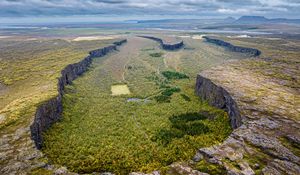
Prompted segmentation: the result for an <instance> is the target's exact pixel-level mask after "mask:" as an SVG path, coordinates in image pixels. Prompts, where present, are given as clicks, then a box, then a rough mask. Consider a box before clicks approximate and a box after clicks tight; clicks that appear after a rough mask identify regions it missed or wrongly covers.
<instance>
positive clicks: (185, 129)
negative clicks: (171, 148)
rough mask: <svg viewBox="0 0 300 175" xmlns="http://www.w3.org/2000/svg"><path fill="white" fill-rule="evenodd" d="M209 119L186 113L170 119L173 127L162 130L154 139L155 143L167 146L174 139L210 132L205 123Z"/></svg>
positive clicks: (198, 114)
mask: <svg viewBox="0 0 300 175" xmlns="http://www.w3.org/2000/svg"><path fill="white" fill-rule="evenodd" d="M206 119H208V118H207V117H206V116H205V115H203V114H200V113H186V114H180V115H176V116H172V117H169V120H170V122H171V127H170V128H168V129H165V128H163V129H160V130H159V131H158V132H157V133H156V134H155V136H154V137H153V138H152V140H153V141H156V142H158V143H159V144H162V145H167V144H168V143H170V142H171V141H172V140H173V139H176V138H182V137H184V136H185V135H190V136H196V135H201V134H206V133H208V132H210V130H209V127H208V126H206V125H205V124H204V123H203V120H206Z"/></svg>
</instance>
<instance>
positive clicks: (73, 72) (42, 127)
mask: <svg viewBox="0 0 300 175" xmlns="http://www.w3.org/2000/svg"><path fill="white" fill-rule="evenodd" d="M125 42H127V40H126V39H125V40H121V41H118V42H114V43H113V45H110V46H107V47H104V48H101V49H97V50H93V51H90V52H89V55H88V56H87V57H85V58H84V59H83V60H82V61H80V62H78V63H74V64H69V65H67V66H66V67H65V68H64V69H63V70H62V71H61V76H60V77H59V78H58V84H57V90H58V95H57V96H56V97H54V98H52V99H50V100H48V101H46V102H44V103H42V104H41V105H40V106H38V107H37V110H36V113H35V118H34V121H33V123H32V124H31V126H30V130H31V138H32V139H33V141H34V142H35V145H36V147H37V148H38V149H41V147H42V144H43V136H42V133H43V132H44V131H46V130H47V129H48V128H49V127H50V126H51V125H52V124H53V123H55V122H57V121H58V120H59V119H60V118H61V113H62V110H63V108H62V97H63V95H64V88H65V86H66V85H68V84H71V83H72V81H73V80H75V79H76V78H77V77H78V76H80V75H82V74H83V73H84V72H86V71H87V69H88V67H89V65H90V64H91V63H92V60H93V58H96V57H102V56H105V55H107V54H108V53H110V52H112V51H115V50H116V49H117V46H120V45H122V44H123V43H125Z"/></svg>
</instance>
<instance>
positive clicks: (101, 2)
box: [0, 0, 300, 23]
mask: <svg viewBox="0 0 300 175" xmlns="http://www.w3.org/2000/svg"><path fill="white" fill-rule="evenodd" d="M299 9H300V0H0V20H1V21H2V22H8V21H13V20H18V19H22V18H25V17H26V18H29V19H33V20H39V19H51V18H52V19H55V18H71V19H76V18H77V19H82V20H84V19H93V18H98V17H99V19H103V20H104V21H105V20H110V19H114V18H115V19H119V20H123V19H135V18H139V19H152V18H153V19H160V18H164V19H167V18H168V19H170V18H224V17H228V16H232V17H240V16H242V15H258V16H266V17H269V18H279V17H284V18H300V10H299ZM1 21H0V23H1Z"/></svg>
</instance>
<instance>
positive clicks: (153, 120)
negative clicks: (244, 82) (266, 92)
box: [43, 37, 243, 174]
mask: <svg viewBox="0 0 300 175" xmlns="http://www.w3.org/2000/svg"><path fill="white" fill-rule="evenodd" d="M185 43H186V48H185V49H182V50H179V51H176V52H166V51H162V50H161V49H160V48H158V44H157V43H156V42H153V41H151V40H147V39H143V38H137V37H129V38H128V43H127V44H126V45H124V46H122V47H121V48H120V52H119V53H114V54H112V55H110V56H106V57H103V58H99V59H95V61H94V62H93V64H92V68H91V69H90V70H89V71H88V72H87V73H85V74H84V75H83V76H82V77H80V78H78V79H76V80H75V81H74V83H73V85H71V86H67V88H66V94H65V96H64V99H63V105H64V112H63V119H62V121H61V122H59V123H56V124H55V125H53V127H52V128H51V129H50V130H48V132H46V133H45V138H46V139H45V140H46V142H45V144H44V148H43V151H44V153H45V154H46V155H47V157H48V158H49V162H50V163H53V164H58V165H64V166H67V167H68V168H69V169H70V170H71V171H74V172H79V173H91V172H103V171H109V172H114V173H116V174H126V173H129V172H133V171H142V172H151V171H153V170H158V169H160V170H162V171H163V170H164V169H165V168H166V166H167V165H170V164H171V163H173V162H176V161H186V160H189V159H191V158H192V156H193V155H194V153H195V151H196V150H197V149H199V148H200V147H206V146H210V145H213V144H217V143H220V142H222V141H223V140H224V139H225V138H226V137H227V136H228V135H229V134H230V132H231V128H230V126H229V121H228V120H229V119H228V116H227V114H226V113H225V112H224V111H222V110H217V109H215V108H212V107H210V106H209V105H207V104H206V103H205V102H202V101H200V100H199V97H197V96H195V94H194V84H195V77H196V75H197V73H198V72H200V71H201V70H204V69H208V68H210V67H212V66H216V65H219V64H221V63H223V62H225V61H227V60H230V59H240V58H243V55H240V54H234V53H229V52H226V51H224V49H222V48H219V47H216V46H213V45H209V44H207V43H204V42H202V41H201V40H194V39H191V38H187V39H185ZM172 58H174V62H176V63H172ZM166 60H167V61H166ZM120 84H123V85H127V86H128V87H129V90H130V92H131V93H130V94H129V95H119V96H112V95H111V87H112V86H113V85H120ZM129 99H140V100H136V101H135V100H129Z"/></svg>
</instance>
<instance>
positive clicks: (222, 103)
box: [195, 75, 242, 129]
mask: <svg viewBox="0 0 300 175" xmlns="http://www.w3.org/2000/svg"><path fill="white" fill-rule="evenodd" d="M195 92H196V94H197V95H198V96H200V97H201V98H202V99H203V100H206V101H208V103H209V104H210V105H211V106H214V107H217V108H219V109H224V110H225V111H227V113H228V115H229V117H230V124H231V127H232V128H233V129H235V128H238V127H239V126H241V125H242V118H241V114H240V111H239V109H238V107H237V104H236V102H235V101H234V99H233V98H232V97H231V96H230V95H229V93H228V92H227V91H226V90H225V89H224V88H222V87H220V86H218V85H216V84H215V83H213V82H212V81H211V80H209V79H207V78H205V77H203V76H201V75H198V76H197V81H196V89H195Z"/></svg>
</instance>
